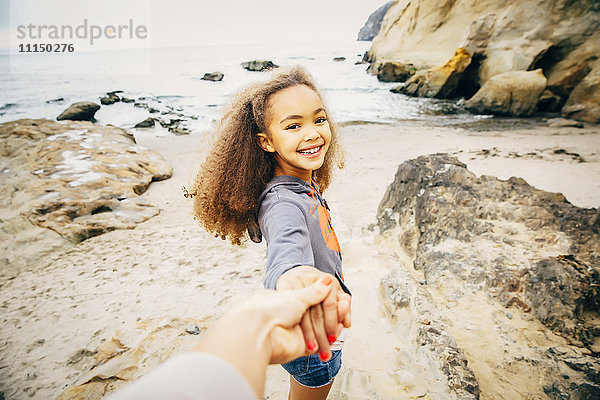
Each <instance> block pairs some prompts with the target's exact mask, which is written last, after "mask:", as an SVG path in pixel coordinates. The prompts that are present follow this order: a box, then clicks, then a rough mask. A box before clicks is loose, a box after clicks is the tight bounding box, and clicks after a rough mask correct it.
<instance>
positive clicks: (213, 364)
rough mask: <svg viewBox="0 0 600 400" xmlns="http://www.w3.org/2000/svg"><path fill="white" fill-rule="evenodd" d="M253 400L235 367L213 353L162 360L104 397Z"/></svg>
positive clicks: (115, 399) (114, 399)
mask: <svg viewBox="0 0 600 400" xmlns="http://www.w3.org/2000/svg"><path fill="white" fill-rule="evenodd" d="M164 399H169V400H256V395H255V394H254V392H253V391H252V389H251V388H250V385H248V383H247V382H246V380H245V379H244V378H243V377H242V375H240V374H239V373H238V372H237V370H236V369H235V368H233V367H232V366H231V365H229V364H228V363H227V362H226V361H225V360H222V359H220V358H218V357H215V356H213V355H212V354H207V353H200V352H190V353H183V354H179V355H176V356H173V357H172V358H170V359H168V360H167V361H165V362H164V363H163V364H161V365H160V366H158V367H157V368H156V369H154V370H152V371H150V372H149V373H148V374H146V375H144V376H142V377H141V378H140V379H138V380H137V381H135V382H133V383H131V384H129V385H127V386H125V387H124V388H122V389H121V390H119V391H117V392H116V393H114V394H113V395H111V396H109V397H108V398H107V400H164Z"/></svg>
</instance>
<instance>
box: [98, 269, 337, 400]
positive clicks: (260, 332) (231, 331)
mask: <svg viewBox="0 0 600 400" xmlns="http://www.w3.org/2000/svg"><path fill="white" fill-rule="evenodd" d="M332 286H333V279H331V278H329V277H326V278H325V279H321V280H319V281H316V282H315V283H314V284H313V285H311V286H309V287H306V288H304V289H301V290H290V291H281V292H277V291H274V290H266V291H263V292H261V293H259V294H257V295H255V296H252V297H251V298H250V299H248V300H247V301H245V302H244V303H243V304H242V305H240V306H238V307H236V308H234V309H233V310H231V311H229V312H228V313H227V314H225V315H224V316H223V317H222V318H221V319H220V320H219V321H217V323H216V324H215V325H213V326H212V327H211V328H210V329H209V330H208V331H207V333H206V334H205V335H204V336H203V338H202V340H201V341H200V343H199V344H198V346H197V347H196V348H195V349H194V350H195V352H192V353H189V354H184V355H179V356H175V357H173V358H172V359H171V360H168V361H167V362H165V363H164V364H163V365H161V366H160V367H158V368H157V369H155V370H154V371H152V372H151V373H149V374H148V375H146V376H144V377H142V378H141V379H139V380H138V381H136V382H134V383H133V384H131V385H129V386H128V387H126V388H124V389H123V390H122V391H119V392H117V393H116V394H115V395H114V396H113V397H110V400H131V399H148V400H153V399H167V398H168V399H182V400H183V399H185V400H188V399H242V400H243V399H251V398H252V399H255V398H258V399H260V398H262V395H263V392H264V382H265V373H266V368H267V365H268V364H274V363H284V362H288V361H291V360H293V359H295V358H298V357H300V356H302V355H304V354H306V344H305V340H304V336H303V334H302V329H301V328H300V321H301V319H302V316H303V315H304V314H305V313H306V312H307V310H308V309H309V307H311V306H313V305H316V304H319V303H320V302H321V301H323V299H325V298H326V297H327V295H328V294H329V292H330V291H331V289H332Z"/></svg>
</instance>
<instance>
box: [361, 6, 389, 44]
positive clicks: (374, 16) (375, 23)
mask: <svg viewBox="0 0 600 400" xmlns="http://www.w3.org/2000/svg"><path fill="white" fill-rule="evenodd" d="M392 4H394V2H393V1H388V2H387V3H385V4H384V5H382V6H381V7H379V8H378V9H377V10H375V11H373V12H372V13H371V15H369V18H368V19H367V22H365V25H364V26H363V27H362V28H360V31H358V38H357V39H356V40H364V41H369V40H373V38H374V37H375V36H377V34H378V33H379V30H380V29H381V21H382V20H383V17H384V15H385V13H386V12H387V10H388V9H389V8H390V7H391V6H392Z"/></svg>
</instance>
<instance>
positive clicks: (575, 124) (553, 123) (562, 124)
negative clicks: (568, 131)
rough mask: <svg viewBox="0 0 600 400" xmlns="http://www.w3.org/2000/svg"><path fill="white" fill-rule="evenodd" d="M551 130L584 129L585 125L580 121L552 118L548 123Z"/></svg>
mask: <svg viewBox="0 0 600 400" xmlns="http://www.w3.org/2000/svg"><path fill="white" fill-rule="evenodd" d="M546 123H547V124H548V126H549V127H550V128H583V124H582V123H581V122H579V121H573V120H572V119H564V118H552V119H549V120H548V121H547V122H546Z"/></svg>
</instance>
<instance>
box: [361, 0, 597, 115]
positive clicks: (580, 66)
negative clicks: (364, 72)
mask: <svg viewBox="0 0 600 400" xmlns="http://www.w3.org/2000/svg"><path fill="white" fill-rule="evenodd" d="M599 31H600V2H598V1H597V0H581V1H574V0H557V1H555V0H524V1H518V2H517V1H508V0H500V1H486V0H484V1H481V0H443V1H434V0H404V1H397V2H396V3H394V4H393V5H392V7H391V8H390V9H389V10H388V12H387V13H386V15H385V17H384V19H383V22H382V26H381V30H380V32H379V34H378V35H377V36H376V37H375V38H374V39H373V45H372V47H371V49H370V50H369V51H368V53H367V54H366V55H365V59H366V60H367V61H369V62H375V63H379V64H381V63H385V62H387V61H395V62H403V63H412V64H414V65H416V66H417V67H419V68H422V69H427V68H431V67H434V68H439V66H440V65H444V63H447V62H448V60H451V59H452V58H453V55H454V54H455V52H457V51H458V50H460V51H464V52H466V53H467V54H468V55H469V57H470V60H469V63H468V65H467V66H463V69H462V70H460V71H458V72H457V73H456V74H453V79H454V80H455V81H456V83H455V85H456V87H455V88H453V89H455V90H451V91H444V92H443V93H435V95H434V96H432V97H440V98H447V97H448V96H452V97H460V96H462V97H465V98H470V97H471V96H472V95H474V94H475V93H476V92H477V91H478V90H479V89H480V88H482V87H483V86H484V85H485V83H486V82H488V81H489V80H490V78H492V77H494V76H496V75H499V74H503V73H507V72H512V71H526V70H536V69H541V70H542V72H543V74H544V76H545V77H546V79H547V82H546V85H545V89H547V91H546V92H545V93H543V94H541V95H539V96H538V99H539V100H542V99H543V101H542V102H541V104H539V105H538V109H539V110H540V111H558V110H561V112H562V114H563V116H566V117H570V118H575V119H579V120H582V121H588V122H593V123H598V122H600V105H599V104H600V101H599V100H600V79H599V76H600V62H599V61H598V57H600V33H599ZM371 69H372V70H373V68H371ZM419 79H421V80H422V77H420V78H419ZM413 86H414V85H413ZM445 93H446V94H445ZM406 94H410V95H423V94H422V93H418V92H416V91H415V90H409V91H407V92H406ZM445 96H446V97H445ZM508 108H510V107H508Z"/></svg>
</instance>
